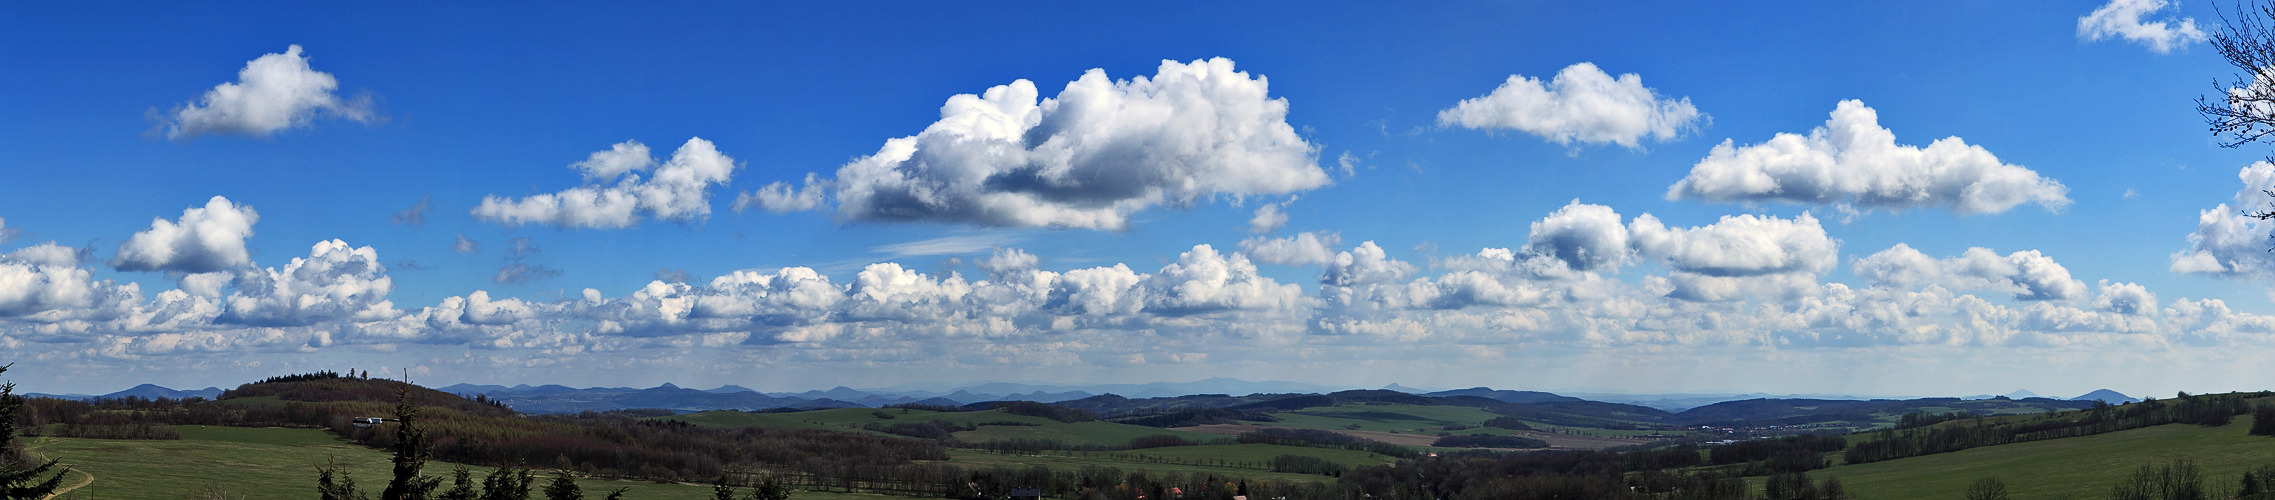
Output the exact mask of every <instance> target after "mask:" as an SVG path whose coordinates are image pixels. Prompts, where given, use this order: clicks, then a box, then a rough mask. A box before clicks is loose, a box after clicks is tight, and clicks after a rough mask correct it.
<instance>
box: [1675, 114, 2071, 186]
mask: <svg viewBox="0 0 2275 500" xmlns="http://www.w3.org/2000/svg"><path fill="white" fill-rule="evenodd" d="M2068 193H2069V188H2067V187H2064V186H2062V184H2061V183H2060V182H2055V181H2054V180H2053V179H2049V178H2045V177H2043V176H2040V175H2038V172H2036V171H2032V170H2030V169H2028V168H2023V167H2022V166H2019V165H2013V164H2008V163H2003V162H2001V161H2000V160H1999V159H1998V157H1996V156H1993V155H1991V153H1990V151H1986V150H1984V149H1983V148H1982V147H1981V146H1974V145H1969V144H1967V143H1966V142H1965V141H1962V140H1960V139H1959V138H1958V137H1947V138H1944V139H1941V140H1937V141H1935V142H1934V143H1930V144H1929V145H1928V146H1927V147H1925V148H1921V147H1917V146H1908V145H1900V144H1896V133H1895V132H1893V131H1890V130H1888V129H1886V128H1881V127H1880V116H1879V113H1878V112H1877V111H1874V110H1873V109H1872V108H1870V107H1866V106H1865V105H1864V103H1863V102H1862V101H1856V100H1846V101H1841V102H1840V105H1839V106H1837V107H1836V108H1835V109H1834V110H1833V112H1832V117H1831V118H1830V119H1828V120H1826V121H1825V125H1824V126H1822V127H1817V129H1816V130H1812V131H1810V132H1809V135H1807V136H1802V135H1799V134H1790V133H1779V134H1777V136H1776V137H1772V138H1770V140H1769V141H1768V142H1763V143H1761V144H1753V145H1748V146H1743V147H1739V146H1733V145H1732V141H1729V140H1724V141H1722V144H1720V145H1717V146H1715V147H1714V150H1713V151H1712V152H1711V153H1708V154H1707V157H1706V159H1703V160H1699V161H1698V163H1697V164H1695V165H1692V166H1691V171H1690V175H1689V176H1686V177H1684V178H1683V179H1682V180H1681V181H1678V182H1676V183H1675V184H1674V185H1673V186H1671V187H1669V188H1667V199H1669V200H1681V199H1699V200H1705V201H1708V202H1716V203H1758V202H1784V203H1800V204H1816V205H1832V204H1850V205H1853V206H1855V207H1859V208H1864V209H1887V210H1898V211H1900V210H1907V209H1912V208H1921V207H1944V208H1948V209H1950V210H1952V211H1953V212H1957V213H1960V214H1988V213H1998V212H2004V211H2006V210H2007V209H2011V208H2014V206H2016V205H2020V204H2023V203H2037V204H2038V205H2039V206H2042V207H2045V208H2046V209H2047V210H2052V211H2059V210H2061V209H2063V208H2064V207H2068V206H2069V204H2070V199H2069V197H2068Z"/></svg>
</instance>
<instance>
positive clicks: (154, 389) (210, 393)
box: [24, 384, 221, 401]
mask: <svg viewBox="0 0 2275 500" xmlns="http://www.w3.org/2000/svg"><path fill="white" fill-rule="evenodd" d="M219 396H221V388H219V387H207V388H204V389H194V390H187V391H178V390H174V389H169V388H166V387H163V386H159V385H157V384H142V385H138V386H134V387H130V388H127V390H123V391H118V392H113V393H110V394H103V395H99V396H98V395H88V394H38V393H31V394H25V395H24V397H33V398H55V399H69V400H73V401H86V400H89V399H113V398H124V397H137V398H143V399H158V398H170V399H188V398H206V399H213V398H215V397H219Z"/></svg>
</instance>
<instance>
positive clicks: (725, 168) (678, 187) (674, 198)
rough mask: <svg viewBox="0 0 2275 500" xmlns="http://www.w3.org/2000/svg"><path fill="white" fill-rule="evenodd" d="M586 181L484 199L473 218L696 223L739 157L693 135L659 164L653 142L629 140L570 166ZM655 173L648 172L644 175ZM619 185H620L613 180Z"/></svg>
mask: <svg viewBox="0 0 2275 500" xmlns="http://www.w3.org/2000/svg"><path fill="white" fill-rule="evenodd" d="M569 167H570V168H572V169H575V170H577V171H578V172H579V173H581V174H583V176H584V178H585V185H583V186H578V187H574V188H569V189H567V190H564V191H561V192H558V193H544V194H537V195H532V196H529V197H526V198H520V199H514V198H508V197H503V196H497V195H490V196H484V197H482V204H481V205H480V206H476V207H474V210H473V215H474V217H475V218H479V219H482V220H485V221H490V222H494V223H498V224H503V225H507V226H518V225H522V224H544V225H551V226H556V227H560V228H564V229H569V228H590V229H621V228H628V227H632V226H634V225H636V224H638V223H639V222H640V217H641V215H642V214H645V215H647V216H648V217H654V218H657V219H663V220H669V221H675V222H685V223H695V222H702V221H703V220H704V219H707V218H709V217H710V216H711V188H712V187H713V186H717V185H722V184H726V183H727V181H728V180H730V179H731V178H733V177H734V173H735V169H736V168H738V167H737V166H736V165H735V159H734V158H732V157H728V156H727V155H725V154H722V153H720V152H719V148H718V147H717V146H716V145H713V144H711V141H706V140H703V138H701V137H697V138H691V139H688V140H687V142H686V143H684V144H681V145H680V146H679V149H678V150H676V151H673V152H672V154H671V159H670V160H668V161H664V162H661V164H660V166H659V163H658V162H657V161H656V160H655V158H653V157H651V156H649V153H648V146H647V145H645V144H641V143H639V142H638V141H625V142H623V143H619V144H616V145H615V146H611V147H610V148H609V149H608V150H607V151H599V152H595V153H593V154H592V155H591V156H589V157H587V158H585V160H584V161H580V162H577V163H575V164H572V165H570V166H569ZM651 169H653V170H654V171H653V172H652V173H649V175H648V177H645V178H643V177H641V175H640V174H642V173H648V172H649V171H650V170H651ZM612 182H613V183H612Z"/></svg>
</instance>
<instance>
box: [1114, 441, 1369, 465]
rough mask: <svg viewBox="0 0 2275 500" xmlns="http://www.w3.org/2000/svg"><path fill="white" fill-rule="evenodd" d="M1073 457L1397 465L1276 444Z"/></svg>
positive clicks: (1356, 454)
mask: <svg viewBox="0 0 2275 500" xmlns="http://www.w3.org/2000/svg"><path fill="white" fill-rule="evenodd" d="M1074 455H1075V456H1114V455H1121V456H1137V457H1152V458H1158V459H1170V460H1184V461H1187V462H1194V461H1202V460H1220V461H1223V462H1227V463H1236V464H1238V463H1247V464H1262V463H1267V462H1270V461H1272V458H1273V457H1278V456H1280V455H1306V456H1313V457H1319V458H1324V459H1328V460H1332V461H1334V462H1335V463H1340V464H1343V465H1344V466H1346V467H1352V468H1357V467H1368V466H1375V465H1384V464H1389V463H1393V462H1397V461H1398V459H1396V458H1391V457H1389V456H1385V455H1382V454H1378V453H1373V452H1366V451H1359V450H1337V449H1327V448H1311V447H1303V446H1286V445H1277V444H1257V443H1250V444H1219V445H1206V446H1169V447H1162V448H1147V449H1143V450H1130V451H1114V452H1079V453H1074Z"/></svg>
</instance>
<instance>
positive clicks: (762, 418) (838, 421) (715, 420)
mask: <svg viewBox="0 0 2275 500" xmlns="http://www.w3.org/2000/svg"><path fill="white" fill-rule="evenodd" d="M878 413H883V414H885V415H887V416H891V417H892V418H890V419H886V418H878V417H877V414H878ZM656 419H658V420H678V421H682V422H687V423H691V424H695V425H704V426H712V427H772V428H787V429H834V430H850V431H862V426H865V425H868V424H871V423H875V424H879V425H892V424H894V423H900V422H930V421H933V420H944V421H947V422H949V423H953V424H957V425H973V424H985V423H992V422H1018V423H1023V424H1034V425H982V426H980V427H979V429H977V430H970V431H963V432H957V433H955V437H956V439H961V440H964V441H969V442H975V443H984V442H988V441H1002V440H1011V439H1048V440H1053V441H1058V442H1062V443H1066V444H1073V445H1095V446H1122V445H1127V444H1130V440H1131V439H1136V438H1139V437H1143V436H1153V435H1161V434H1170V435H1175V436H1178V437H1183V438H1185V439H1186V440H1187V441H1193V442H1212V441H1219V440H1223V439H1224V436H1218V435H1214V434H1203V433H1198V432H1184V431H1172V430H1168V429H1157V428H1153V427H1145V426H1138V425H1129V424H1117V423H1113V422H1077V423H1066V422H1059V421H1056V420H1051V419H1048V418H1043V417H1031V416H1026V415H1013V414H1009V413H1004V412H1003V411H1001V410H988V411H963V412H936V411H927V410H904V409H885V410H878V409H871V408H838V409H832V410H814V411H803V412H797V413H746V412H739V411H732V410H725V411H707V412H701V413H690V414H686V415H673V416H668V417H656ZM862 432H869V431H862ZM877 434H882V433H877Z"/></svg>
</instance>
